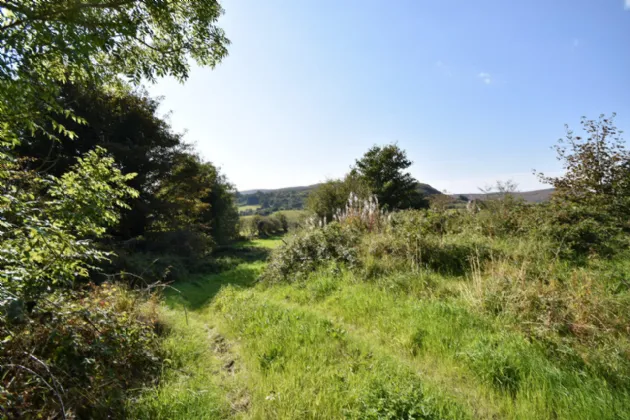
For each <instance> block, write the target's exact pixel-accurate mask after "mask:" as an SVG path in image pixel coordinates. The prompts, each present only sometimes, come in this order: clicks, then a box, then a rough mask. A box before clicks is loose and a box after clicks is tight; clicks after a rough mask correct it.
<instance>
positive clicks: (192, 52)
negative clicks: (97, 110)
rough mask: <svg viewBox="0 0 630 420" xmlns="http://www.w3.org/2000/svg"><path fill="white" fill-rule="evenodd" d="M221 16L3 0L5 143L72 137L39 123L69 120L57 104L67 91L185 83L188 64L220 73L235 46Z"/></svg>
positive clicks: (0, 87) (190, 6)
mask: <svg viewBox="0 0 630 420" xmlns="http://www.w3.org/2000/svg"><path fill="white" fill-rule="evenodd" d="M222 13H223V9H222V8H221V6H220V4H219V3H218V1H216V0H197V1H152V0H58V1H49V0H0V139H2V140H3V142H4V143H5V144H7V143H16V142H18V140H19V137H20V134H21V132H22V131H23V130H27V131H34V130H44V131H45V132H47V133H48V134H49V135H50V136H51V137H53V136H54V135H55V133H61V134H66V135H72V133H70V132H69V131H68V130H66V129H65V127H63V125H61V124H58V123H56V122H55V124H54V130H53V131H51V130H46V129H45V128H44V126H43V124H42V118H38V117H41V113H42V109H44V110H45V111H54V112H56V113H58V114H66V115H69V114H70V113H71V112H70V110H67V109H64V108H63V107H61V106H60V105H59V104H58V103H57V102H56V97H57V94H58V92H59V85H60V84H61V83H65V82H68V81H69V82H73V83H90V82H93V83H104V82H112V81H115V80H118V79H119V76H120V75H126V76H127V77H128V78H129V79H130V80H131V81H133V82H134V83H135V84H138V83H139V82H140V81H141V80H142V79H143V78H145V79H147V80H149V81H153V80H155V79H156V77H160V76H167V75H170V76H173V77H175V78H177V79H179V80H184V79H186V78H187V76H188V71H189V66H190V64H189V61H190V59H192V60H195V61H196V62H197V63H199V64H201V65H207V66H215V65H216V64H217V63H218V62H220V61H221V59H222V58H224V57H225V56H226V54H227V45H228V44H229V41H228V39H227V38H226V37H225V34H224V32H223V30H222V29H221V28H219V27H218V26H217V25H216V23H217V20H218V19H219V17H220V16H221V14H222ZM52 121H55V120H54V119H53V120H52Z"/></svg>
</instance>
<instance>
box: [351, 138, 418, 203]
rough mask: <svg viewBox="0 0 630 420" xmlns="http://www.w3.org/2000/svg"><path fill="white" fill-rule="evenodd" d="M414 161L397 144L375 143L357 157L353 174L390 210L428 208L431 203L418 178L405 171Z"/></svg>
mask: <svg viewBox="0 0 630 420" xmlns="http://www.w3.org/2000/svg"><path fill="white" fill-rule="evenodd" d="M411 164H412V162H411V160H409V158H408V157H407V153H406V152H405V151H404V150H402V149H401V148H399V147H398V146H397V145H396V144H389V145H386V146H373V147H372V148H370V149H369V150H368V151H367V152H366V153H365V154H364V155H363V157H361V159H357V161H356V164H355V167H354V168H353V170H352V171H353V173H355V174H356V175H358V176H359V177H360V178H361V179H362V180H363V182H365V183H366V184H367V185H368V187H369V188H370V190H371V191H372V193H373V194H374V195H376V197H377V198H378V201H379V204H380V205H381V206H382V207H383V208H385V209H387V210H395V209H408V208H425V207H428V202H427V201H426V200H424V198H423V196H422V194H421V193H420V191H419V190H418V187H419V185H418V181H416V180H415V179H414V178H413V176H411V174H410V173H409V172H405V170H406V169H407V168H409V167H410V166H411Z"/></svg>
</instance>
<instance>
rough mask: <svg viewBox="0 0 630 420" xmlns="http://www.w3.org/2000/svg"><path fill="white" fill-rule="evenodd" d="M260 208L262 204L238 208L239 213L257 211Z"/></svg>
mask: <svg viewBox="0 0 630 420" xmlns="http://www.w3.org/2000/svg"><path fill="white" fill-rule="evenodd" d="M259 208H260V204H252V205H249V206H238V212H239V213H240V212H242V211H250V210H251V211H256V210H258V209H259Z"/></svg>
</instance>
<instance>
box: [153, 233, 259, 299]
mask: <svg viewBox="0 0 630 420" xmlns="http://www.w3.org/2000/svg"><path fill="white" fill-rule="evenodd" d="M256 245H257V244H253V243H239V244H236V245H233V246H229V247H224V248H221V249H218V250H217V251H216V252H215V253H214V255H213V261H212V263H211V264H210V265H209V266H208V267H207V270H204V271H205V273H199V274H197V275H194V276H192V277H190V278H189V279H186V280H182V281H178V282H176V283H174V284H173V285H172V289H171V288H169V289H166V292H165V300H166V304H167V305H168V306H169V307H171V308H174V307H178V306H185V307H186V309H188V310H191V311H195V310H199V309H201V308H203V307H205V306H207V305H208V304H209V303H210V302H212V299H213V298H214V297H215V296H216V294H217V293H219V291H220V290H221V288H222V287H224V286H226V285H228V284H229V285H233V286H237V287H243V288H245V287H251V286H253V285H254V284H255V283H256V280H257V279H258V277H259V276H260V274H261V273H262V271H263V269H264V262H265V261H266V260H267V258H268V257H269V254H270V252H271V248H268V247H267V248H265V247H260V246H256Z"/></svg>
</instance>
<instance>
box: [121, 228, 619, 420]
mask: <svg viewBox="0 0 630 420" xmlns="http://www.w3.org/2000/svg"><path fill="white" fill-rule="evenodd" d="M281 243H282V239H281V238H271V239H255V240H251V241H246V242H241V243H239V244H237V245H236V246H235V252H236V253H235V254H234V255H235V256H237V257H238V258H242V261H243V262H241V264H239V265H238V266H236V267H235V268H234V269H232V270H229V271H226V272H223V273H221V274H212V275H204V276H198V277H194V278H191V279H189V280H188V281H186V282H179V283H177V284H175V285H174V287H175V288H177V289H178V292H174V291H171V292H169V293H167V296H166V303H167V306H165V308H164V309H163V313H164V317H163V318H164V322H165V324H166V325H167V326H168V328H169V331H170V333H169V335H168V336H167V337H168V338H167V339H166V341H165V344H164V346H165V349H166V350H167V351H168V352H169V354H170V356H169V359H170V361H169V363H168V364H167V365H166V366H165V376H164V379H163V380H162V382H161V384H160V385H159V386H158V387H156V388H155V389H153V390H149V391H147V392H146V393H144V394H143V396H142V398H140V399H139V400H138V401H137V402H136V403H135V404H134V407H133V411H132V414H133V415H132V417H134V416H135V417H141V418H164V419H166V418H168V419H171V418H172V419H195V418H229V417H234V418H256V419H258V418H261V419H276V418H294V419H303V418H318V419H328V418H345V417H347V418H444V419H451V418H488V419H495V418H511V419H539V418H558V419H613V418H614V419H617V418H628V413H630V396H629V395H628V390H627V389H624V388H612V387H611V386H610V385H609V384H608V383H607V382H606V381H605V380H604V379H602V378H600V377H598V376H597V374H595V373H593V372H592V371H590V370H589V369H588V368H587V367H585V366H583V365H579V364H575V363H573V362H572V361H571V360H572V359H571V358H569V357H567V356H566V355H565V356H562V357H559V356H558V353H553V352H550V349H549V348H547V347H545V345H544V344H543V343H541V342H539V341H536V340H532V339H531V338H530V337H528V336H525V335H524V334H523V333H522V332H521V330H520V329H519V328H516V325H514V321H513V320H511V319H509V318H503V317H494V316H490V315H487V314H485V313H483V311H479V310H478V308H476V307H475V306H474V301H471V300H470V299H468V297H467V296H466V295H465V293H463V291H466V290H467V288H468V287H469V283H470V281H471V280H470V278H468V277H465V276H464V277H455V276H451V277H445V276H440V275H437V274H435V273H429V272H425V271H419V272H416V273H399V274H391V275H381V276H378V277H376V278H374V279H372V280H370V281H366V280H365V279H364V278H361V277H359V276H358V275H356V274H354V273H352V272H349V271H345V270H337V269H335V270H332V269H328V268H324V269H322V270H320V271H319V272H317V273H314V274H313V275H311V276H310V277H309V278H308V279H307V280H305V281H303V282H301V283H297V284H291V285H286V284H276V285H273V286H270V285H267V284H260V283H259V282H258V281H257V279H258V276H259V274H260V273H261V272H262V270H263V269H264V265H265V263H264V261H262V260H260V258H263V257H264V255H266V254H265V252H259V251H263V250H269V249H273V248H275V247H277V246H278V245H279V244H281ZM250 253H251V258H250V257H248V255H250ZM257 258H259V259H258V260H257ZM405 416H407V417H405Z"/></svg>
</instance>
